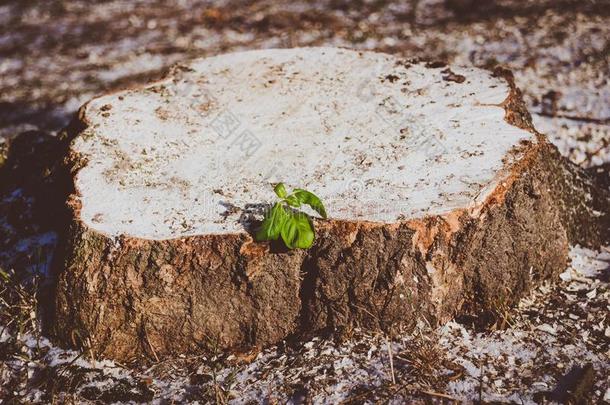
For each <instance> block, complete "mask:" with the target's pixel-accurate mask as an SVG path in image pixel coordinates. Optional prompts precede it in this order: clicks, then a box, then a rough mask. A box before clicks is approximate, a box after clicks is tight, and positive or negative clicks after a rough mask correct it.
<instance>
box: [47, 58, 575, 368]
mask: <svg viewBox="0 0 610 405" xmlns="http://www.w3.org/2000/svg"><path fill="white" fill-rule="evenodd" d="M79 118H80V121H81V124H82V125H81V128H80V129H79V130H78V131H77V133H75V134H74V139H73V140H72V142H71V145H70V150H69V159H68V161H69V163H70V169H71V170H70V173H71V176H72V177H71V181H72V182H73V185H74V192H73V194H72V195H71V196H70V198H69V201H68V205H69V207H70V208H71V221H70V224H69V227H68V228H69V230H68V231H67V232H66V235H65V241H64V248H65V249H64V253H63V259H62V260H63V267H62V269H60V272H59V275H58V281H57V294H56V297H57V298H56V313H55V318H56V319H55V325H56V328H55V329H56V330H55V334H56V336H57V337H58V338H59V339H61V341H63V342H65V343H67V344H70V345H84V346H87V347H89V348H90V349H91V350H92V351H93V353H94V354H95V355H96V356H99V355H101V356H107V357H111V358H115V359H118V360H122V361H130V360H138V359H143V358H147V357H148V358H162V357H164V356H171V355H176V354H179V353H192V352H199V351H205V350H209V349H210V348H211V347H214V348H222V349H226V348H243V347H250V346H264V345H269V344H273V343H277V342H279V341H281V340H283V339H285V338H288V337H298V336H302V335H304V334H310V333H318V332H322V331H338V330H349V328H353V327H365V328H375V329H377V328H380V329H383V330H385V331H387V332H393V331H397V330H399V329H401V328H410V327H413V326H414V325H416V323H417V322H418V321H421V320H424V319H425V320H426V321H428V322H430V323H441V322H445V321H447V320H449V319H451V318H453V317H455V316H458V315H467V314H481V313H485V312H492V313H493V312H494V311H502V310H504V309H505V308H506V306H508V305H510V304H512V303H514V302H515V301H516V300H518V299H519V298H520V297H521V296H522V295H523V294H524V293H526V292H527V291H528V290H529V289H530V288H531V287H532V286H533V285H536V284H537V283H539V282H541V281H542V280H547V279H550V278H552V277H553V276H554V275H556V274H558V273H559V272H561V271H562V270H563V269H564V268H565V266H566V260H567V250H568V238H569V236H570V233H571V232H575V233H577V232H578V230H574V229H572V228H571V227H570V226H568V225H566V221H565V218H566V216H567V215H573V214H574V212H571V213H570V212H569V209H568V208H566V207H567V206H566V202H565V200H564V199H562V198H560V197H559V194H558V192H556V190H559V189H560V188H561V187H564V188H565V187H567V186H566V185H569V186H570V187H572V189H574V188H573V186H574V184H576V183H578V182H579V181H581V180H578V176H577V175H574V174H573V172H574V171H573V168H571V167H568V165H567V163H566V162H565V161H564V160H562V159H561V158H559V156H558V155H557V153H556V151H555V149H554V148H553V147H552V146H550V145H549V144H548V143H547V142H546V140H545V138H544V137H543V136H541V135H540V134H538V133H537V132H536V131H535V130H534V129H533V128H532V126H531V123H530V118H529V114H528V113H527V111H526V109H525V108H524V105H523V103H522V101H521V98H520V94H519V91H518V90H517V89H516V88H515V86H514V84H513V81H512V76H511V75H510V73H508V72H505V71H503V70H497V71H496V72H493V73H492V72H489V71H485V70H479V69H475V68H458V67H453V66H451V67H448V66H445V65H444V64H442V63H423V62H416V61H407V60H402V59H398V58H396V57H393V56H389V55H385V54H379V53H372V52H354V51H349V50H342V49H331V48H303V49H289V50H262V51H252V52H243V53H235V54H228V55H222V56H217V57H211V58H205V59H199V60H195V61H193V62H192V63H189V64H186V65H178V66H176V67H175V68H174V69H172V71H171V72H170V74H169V76H168V77H167V78H166V79H164V80H162V81H160V82H156V83H153V84H150V85H147V86H145V87H142V88H136V89H130V90H125V91H121V92H118V93H115V94H108V95H104V96H102V97H98V98H95V99H93V100H91V101H90V102H88V103H87V104H86V105H85V106H83V107H82V108H81V110H80V112H79ZM570 176H571V177H570ZM575 179H576V180H575ZM280 181H281V182H284V183H286V184H287V185H288V186H291V187H300V188H306V189H308V190H310V191H312V192H314V193H316V194H317V195H319V196H320V197H321V199H322V200H323V201H324V202H325V205H326V207H327V211H328V212H329V219H328V220H320V219H315V220H314V222H315V230H316V240H315V243H314V245H313V246H312V247H311V248H310V249H308V250H287V249H286V248H284V247H283V246H281V245H280V244H274V243H259V242H254V241H253V238H252V236H251V232H252V229H253V228H254V227H256V224H257V221H260V219H261V212H262V210H264V209H265V204H266V203H268V202H270V201H272V200H273V197H274V196H273V190H272V186H271V185H270V184H272V183H274V182H280ZM581 183H582V181H581ZM581 183H578V184H581ZM574 187H575V186H574ZM581 189H582V187H581ZM578 190H580V189H578ZM578 190H577V191H575V192H574V193H576V194H575V197H574V198H577V199H578V198H579V199H583V198H584V197H583V195H584V194H582V193H583V192H582V191H578ZM578 193H581V194H578ZM566 213H567V214H566ZM583 232H586V231H583Z"/></svg>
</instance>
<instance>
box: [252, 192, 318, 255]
mask: <svg viewBox="0 0 610 405" xmlns="http://www.w3.org/2000/svg"><path fill="white" fill-rule="evenodd" d="M273 191H275V194H276V195H277V196H278V197H279V198H281V200H280V201H278V202H276V203H275V204H274V205H273V207H272V208H271V209H270V210H269V211H267V212H266V213H265V218H264V219H263V223H262V225H261V227H260V229H259V230H258V232H256V240H257V241H264V240H277V239H278V238H279V237H280V236H281V237H282V240H283V241H284V244H285V245H286V247H288V248H289V249H295V248H299V249H307V248H309V247H310V246H311V245H312V244H313V240H314V238H315V234H314V229H313V224H312V222H311V218H310V217H309V215H307V214H306V213H304V212H302V211H299V210H297V209H298V208H301V206H302V205H303V204H306V205H309V206H310V207H311V208H312V209H313V210H314V211H316V212H317V213H318V214H320V216H321V217H322V218H326V210H325V209H324V205H323V204H322V201H321V200H320V199H319V198H318V197H317V196H316V195H315V194H314V193H311V192H309V191H307V190H303V189H300V188H295V189H294V190H293V191H292V193H291V194H288V192H287V191H286V187H285V186H284V183H279V184H277V185H276V186H275V187H274V188H273Z"/></svg>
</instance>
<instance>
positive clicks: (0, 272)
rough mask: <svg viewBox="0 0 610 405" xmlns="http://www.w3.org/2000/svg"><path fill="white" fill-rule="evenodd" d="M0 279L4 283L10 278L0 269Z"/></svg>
mask: <svg viewBox="0 0 610 405" xmlns="http://www.w3.org/2000/svg"><path fill="white" fill-rule="evenodd" d="M0 277H1V278H3V279H4V281H8V280H9V279H10V278H11V276H9V275H8V273H7V272H5V271H4V270H2V269H0Z"/></svg>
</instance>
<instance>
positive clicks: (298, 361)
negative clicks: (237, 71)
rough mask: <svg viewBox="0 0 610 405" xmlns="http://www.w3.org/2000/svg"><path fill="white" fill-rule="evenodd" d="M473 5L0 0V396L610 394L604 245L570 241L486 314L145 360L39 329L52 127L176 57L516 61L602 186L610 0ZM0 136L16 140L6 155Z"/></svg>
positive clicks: (545, 117) (461, 1)
mask: <svg viewBox="0 0 610 405" xmlns="http://www.w3.org/2000/svg"><path fill="white" fill-rule="evenodd" d="M474 3H475V2H473V1H472V0H447V1H442V0H419V1H412V2H395V3H392V2H383V1H381V2H367V1H358V2H348V1H341V0H334V1H328V2H286V3H285V4H284V3H282V4H278V3H276V2H272V1H261V2H250V1H242V2H240V1H226V2H215V3H214V4H211V2H197V1H192V2H187V1H172V2H161V1H159V2H130V3H125V2H119V1H116V2H103V3H98V4H91V3H90V2H65V1H50V2H44V3H40V4H39V3H35V2H8V1H0V166H2V164H3V163H4V165H3V168H2V169H0V179H1V180H2V183H1V184H0V190H1V192H2V193H1V195H0V267H1V268H3V269H5V271H7V272H8V273H10V274H9V276H8V281H7V282H3V284H2V288H1V290H2V291H3V292H2V295H1V297H2V300H1V301H0V308H2V311H1V314H0V324H2V325H4V326H5V327H6V328H5V327H2V328H1V329H0V333H1V334H0V358H1V359H2V363H1V364H0V381H1V382H2V384H0V385H1V386H2V388H0V398H3V399H4V400H7V401H9V400H10V399H29V400H31V401H34V402H48V401H49V400H51V399H52V398H55V399H61V400H64V401H70V400H72V401H76V402H80V401H94V400H102V401H112V400H116V401H123V402H124V401H129V400H133V401H142V402H143V401H149V400H152V399H154V400H157V401H162V400H163V399H176V400H179V399H191V400H196V399H199V400H200V401H201V402H207V401H216V402H225V401H227V400H228V399H229V398H234V400H235V401H237V402H247V401H248V399H255V398H256V399H260V398H261V397H263V398H268V399H278V400H280V401H281V400H282V399H287V398H293V399H294V400H295V401H296V400H298V399H299V398H301V399H304V398H309V399H313V400H315V401H320V402H323V401H327V402H337V401H340V400H346V401H348V402H349V401H353V402H360V401H362V400H365V399H368V400H370V401H374V400H375V399H388V398H394V399H396V400H397V402H399V401H400V399H399V398H401V396H402V397H408V398H410V399H414V398H415V399H420V400H422V401H424V400H427V399H443V398H444V396H448V397H452V398H461V399H468V400H477V399H479V398H482V399H485V400H496V399H497V400H504V401H512V402H517V403H521V402H525V403H527V402H531V401H538V402H540V401H542V400H544V399H545V398H555V399H558V400H561V399H562V398H564V397H562V395H563V396H565V395H566V391H567V389H568V388H570V386H571V389H572V390H574V389H575V388H579V387H580V388H582V389H584V390H585V391H587V392H589V393H590V395H591V397H592V401H594V402H599V401H607V402H610V392H609V391H608V389H609V386H610V382H609V381H608V379H607V377H606V376H607V375H608V374H609V373H608V369H607V366H608V355H609V352H608V350H609V347H608V342H609V339H610V337H609V335H610V331H609V330H608V319H607V315H606V313H607V310H608V301H609V295H608V294H609V292H608V286H609V280H608V267H609V266H608V262H609V260H610V259H609V257H608V251H607V248H606V249H605V250H603V248H602V252H601V253H594V252H591V251H587V250H583V249H580V248H576V247H574V248H573V249H572V259H573V264H572V267H573V269H572V270H570V271H568V272H567V273H563V275H562V279H561V280H558V283H557V284H556V285H553V286H548V287H544V288H542V289H540V290H539V291H537V292H536V293H535V294H533V295H532V296H531V297H530V298H528V299H526V300H524V301H523V302H522V303H521V305H520V308H518V309H517V310H511V311H507V313H506V316H505V317H504V318H502V319H503V320H502V321H499V322H498V323H497V324H496V325H495V328H492V329H491V330H489V329H486V330H478V329H477V328H476V327H475V326H473V325H472V322H470V321H472V320H465V319H462V320H459V321H460V323H451V324H449V325H447V326H446V327H444V328H442V329H439V330H434V331H429V332H427V333H425V334H422V335H421V336H418V337H412V336H404V338H403V339H399V340H397V341H394V342H390V343H388V342H386V341H385V339H384V337H383V336H367V335H366V334H363V333H362V332H358V331H354V334H353V336H352V337H351V338H350V339H347V340H346V341H345V342H340V343H337V344H335V343H333V342H331V341H328V340H324V339H316V340H314V341H312V342H308V343H305V344H302V345H298V346H286V347H284V346H280V347H277V348H271V349H269V350H266V351H264V352H263V353H253V354H252V356H251V357H250V358H248V357H247V356H245V357H244V356H241V357H236V356H234V357H231V356H229V357H227V356H226V355H220V354H219V356H217V357H214V358H183V359H178V360H177V361H174V362H165V363H159V364H156V365H153V366H152V367H151V368H149V369H142V370H133V369H129V368H128V367H126V365H118V364H115V363H110V362H107V361H103V360H101V359H95V361H94V362H93V361H92V359H91V358H90V354H89V353H85V354H82V353H81V354H78V353H74V352H70V351H62V350H60V349H58V348H56V347H54V346H52V345H50V344H49V343H48V342H47V341H46V340H44V338H42V337H41V336H40V328H39V324H40V322H39V319H40V316H41V315H44V309H45V308H40V307H38V306H37V300H36V299H35V297H33V296H32V294H31V291H32V290H33V289H35V288H36V286H33V285H32V284H37V286H38V288H39V290H40V291H41V294H42V296H44V294H45V291H46V290H45V275H46V274H47V271H48V268H49V266H50V263H51V261H52V256H53V252H54V249H55V244H56V239H57V236H56V233H55V228H54V227H55V225H56V223H55V221H54V218H50V217H49V214H48V212H49V205H50V204H47V201H50V200H52V198H53V190H54V187H53V186H54V184H53V180H52V179H50V177H52V176H50V174H51V173H52V168H53V165H54V157H55V156H56V155H57V153H58V145H57V144H58V143H57V140H56V138H55V137H54V135H55V134H56V133H57V132H58V131H59V130H60V129H61V128H62V127H64V126H65V125H66V124H67V123H68V122H69V120H70V117H71V116H72V114H73V113H74V112H75V111H76V109H77V108H78V107H79V106H80V105H81V104H82V103H83V102H85V101H86V100H88V99H89V98H91V97H92V96H94V95H96V94H99V93H101V92H104V91H108V90H114V89H118V88H123V87H126V86H129V85H133V84H138V83H144V82H146V81H147V80H150V79H155V78H158V77H159V76H161V74H162V73H163V72H164V71H165V70H166V69H167V68H168V67H169V66H170V65H172V64H173V63H175V62H177V61H181V60H184V59H185V58H191V57H200V56H209V55H214V54H218V53H223V52H227V51H233V50H244V49H255V48H263V47H292V46H307V45H316V46H318V45H320V46H321V45H324V46H345V47H350V48H355V49H373V50H380V51H384V52H389V53H394V54H397V55H400V56H402V57H406V58H413V57H417V58H426V59H430V60H439V59H441V60H446V61H448V62H451V63H457V64H474V65H476V66H482V67H489V66H492V65H495V64H496V63H500V64H502V65H504V66H506V67H509V68H511V69H512V70H513V71H514V73H515V79H516V82H517V85H518V86H520V87H521V88H522V90H523V92H524V96H525V99H526V102H527V104H528V108H529V109H530V111H532V113H533V120H534V125H535V126H536V127H537V128H538V129H539V130H540V131H541V132H544V133H546V134H547V135H548V136H549V139H550V140H551V141H552V142H554V143H555V144H556V145H557V146H558V148H559V150H560V151H561V152H562V153H563V154H564V155H565V156H567V157H569V158H570V159H571V160H572V161H574V162H575V163H577V164H579V165H581V166H582V167H584V168H587V169H590V171H591V172H592V173H595V174H596V175H597V176H598V177H599V178H600V180H601V181H604V182H605V184H606V185H607V184H608V167H609V166H610V147H609V139H610V126H609V123H610V108H609V105H610V102H609V101H610V84H609V82H608V77H609V75H610V61H609V60H608V58H607V54H608V50H609V49H610V45H609V44H610V39H609V38H610V26H609V25H608V24H607V20H608V14H609V10H610V4H609V3H608V2H603V1H589V2H587V1H569V0H562V1H551V0H549V1H525V2H522V1H515V0H500V1H496V2H493V1H484V2H477V7H476V9H475V8H473V7H472V6H473V4H474ZM25 131H31V132H28V133H25V134H24V132H25ZM19 134H21V135H20V136H19V137H17V135H19ZM15 138H17V139H16V140H15V141H13V142H11V140H13V139H15ZM7 144H10V147H11V148H12V152H11V157H10V158H9V160H8V161H7V162H4V158H3V157H2V156H3V151H5V150H6V149H7ZM17 150H18V151H19V153H15V151H17ZM35 275H37V276H36V277H33V276H35ZM41 298H44V297H41ZM424 330H425V328H423V327H422V331H424ZM422 333H423V332H422ZM390 353H391V354H390ZM390 359H391V361H390ZM588 364H590V365H591V366H587V365H588ZM573 367H578V368H574V371H573V372H571V373H570V372H569V371H570V370H571V369H572V368H573ZM392 370H393V372H392ZM591 385H592V386H593V388H592V389H589V388H590V386H591ZM566 387H567V388H566ZM9 402H10V401H9Z"/></svg>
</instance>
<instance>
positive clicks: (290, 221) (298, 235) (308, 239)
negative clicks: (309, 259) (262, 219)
mask: <svg viewBox="0 0 610 405" xmlns="http://www.w3.org/2000/svg"><path fill="white" fill-rule="evenodd" d="M281 235H282V240H283V241H284V244H286V246H287V247H288V248H289V249H294V248H299V249H307V248H309V247H311V245H312V244H313V240H314V237H315V235H314V232H313V228H312V226H311V223H310V222H309V218H308V217H307V215H305V214H303V213H290V214H288V218H287V220H286V222H284V226H283V227H282V231H281Z"/></svg>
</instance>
